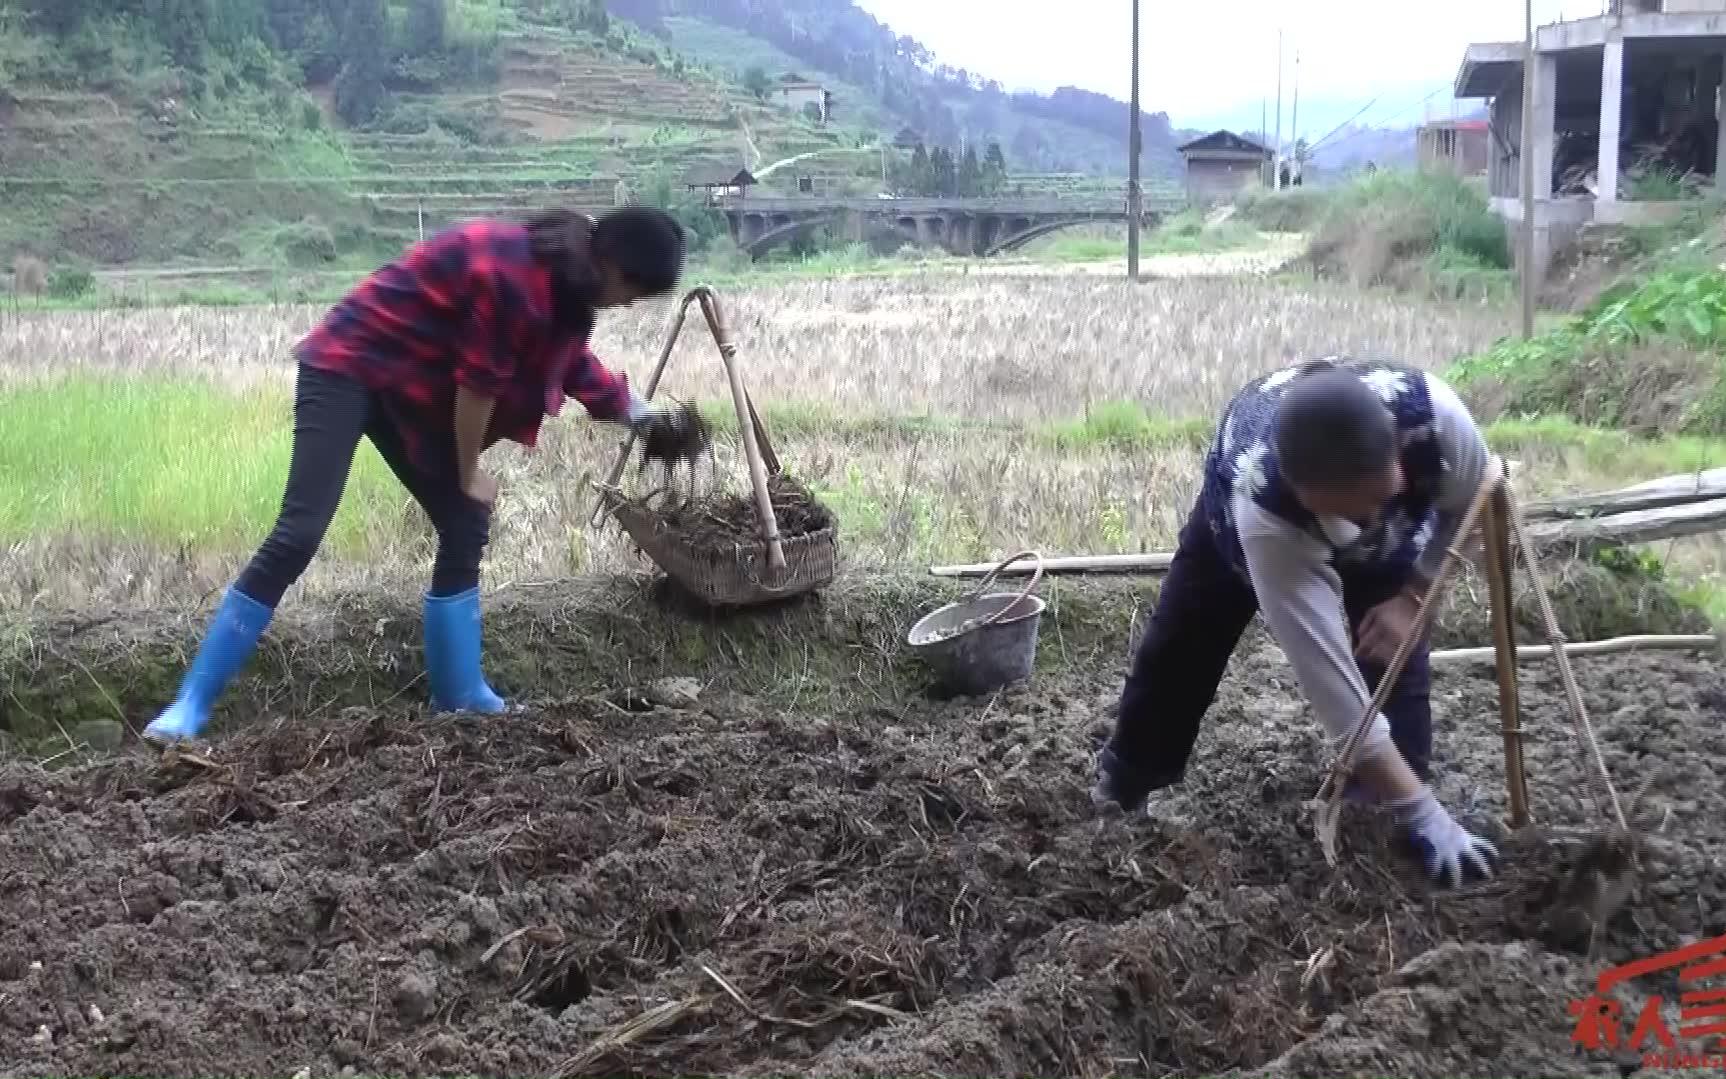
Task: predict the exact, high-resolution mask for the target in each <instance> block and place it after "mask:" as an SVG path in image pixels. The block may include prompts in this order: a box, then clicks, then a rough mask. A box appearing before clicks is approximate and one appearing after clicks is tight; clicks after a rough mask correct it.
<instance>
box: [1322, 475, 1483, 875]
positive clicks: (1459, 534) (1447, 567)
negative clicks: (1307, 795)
mask: <svg viewBox="0 0 1726 1079" xmlns="http://www.w3.org/2000/svg"><path fill="white" fill-rule="evenodd" d="M1503 480H1504V463H1503V460H1502V459H1501V458H1498V457H1494V458H1493V459H1492V462H1491V465H1490V469H1489V471H1488V473H1487V476H1486V478H1485V479H1484V480H1483V481H1482V482H1481V485H1480V490H1479V491H1478V492H1477V493H1476V494H1475V496H1474V500H1473V501H1472V502H1470V503H1469V506H1468V512H1467V513H1465V514H1463V517H1462V521H1461V522H1460V523H1459V524H1458V525H1457V528H1456V537H1455V539H1453V540H1452V541H1451V545H1450V548H1449V550H1447V551H1445V553H1444V561H1443V562H1440V563H1439V566H1438V572H1437V573H1436V574H1435V575H1434V576H1433V578H1432V583H1431V584H1430V585H1428V586H1427V589H1426V595H1424V596H1422V597H1421V600H1420V607H1419V608H1418V609H1416V611H1415V614H1414V625H1412V626H1410V627H1409V631H1408V635H1407V636H1406V637H1404V638H1403V639H1402V643H1401V644H1400V645H1398V646H1397V649H1396V654H1395V655H1393V656H1391V659H1390V663H1389V664H1387V665H1386V667H1385V672H1384V675H1383V677H1381V678H1380V679H1379V682H1378V689H1377V691H1376V692H1374V693H1373V695H1372V700H1371V701H1370V702H1369V703H1368V704H1367V706H1366V712H1365V713H1364V714H1363V715H1362V716H1361V718H1360V722H1359V723H1358V724H1356V725H1355V729H1354V731H1353V732H1352V733H1350V735H1349V737H1348V740H1347V741H1346V742H1344V743H1343V747H1342V752H1341V753H1339V754H1337V759H1336V763H1335V764H1334V765H1332V766H1331V769H1330V771H1329V772H1328V773H1326V775H1325V779H1324V784H1323V785H1322V786H1320V787H1319V792H1318V796H1317V800H1318V801H1320V802H1327V803H1332V804H1334V803H1335V802H1336V801H1337V800H1339V799H1341V798H1342V789H1343V781H1344V780H1345V779H1346V778H1347V776H1348V774H1349V772H1350V771H1352V770H1353V768H1354V754H1355V750H1356V749H1358V748H1359V747H1360V743H1361V740H1362V739H1364V738H1365V737H1366V732H1367V731H1368V730H1369V729H1371V727H1372V721H1373V717H1375V716H1377V715H1378V713H1379V711H1380V710H1381V709H1383V708H1384V703H1385V701H1387V700H1389V699H1390V693H1391V690H1392V689H1394V688H1395V686H1396V683H1397V680H1398V679H1399V678H1400V677H1401V676H1402V668H1403V666H1404V665H1405V664H1406V663H1408V657H1409V654H1410V653H1411V652H1413V651H1414V645H1415V642H1416V641H1418V640H1420V638H1421V636H1422V635H1423V634H1424V633H1425V632H1426V627H1427V623H1429V622H1430V621H1431V620H1432V609H1433V604H1434V602H1435V601H1436V600H1437V598H1438V594H1439V593H1440V592H1441V591H1443V589H1444V586H1445V584H1446V583H1448V582H1449V580H1450V575H1451V574H1452V573H1453V572H1455V569H1456V564H1457V563H1458V562H1460V561H1461V560H1462V555H1461V552H1460V548H1461V545H1462V544H1463V543H1464V542H1466V541H1467V539H1468V537H1469V535H1470V534H1472V533H1473V531H1474V524H1475V521H1476V520H1477V519H1479V517H1480V515H1481V514H1482V513H1483V512H1484V511H1485V508H1486V503H1487V501H1488V500H1489V499H1490V498H1491V497H1492V494H1493V492H1495V491H1497V490H1498V488H1499V485H1500V484H1501V483H1502V482H1503ZM1326 850H1327V853H1328V852H1329V850H1330V846H1329V844H1328V843H1327V845H1326Z"/></svg>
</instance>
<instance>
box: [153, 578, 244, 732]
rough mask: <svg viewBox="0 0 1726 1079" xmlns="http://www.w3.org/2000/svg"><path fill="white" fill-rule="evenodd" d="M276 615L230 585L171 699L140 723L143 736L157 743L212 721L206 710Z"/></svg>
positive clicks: (218, 696)
mask: <svg viewBox="0 0 1726 1079" xmlns="http://www.w3.org/2000/svg"><path fill="white" fill-rule="evenodd" d="M274 614H275V608H273V607H266V606H264V605H263V604H262V603H259V602H258V601H257V600H255V599H253V598H252V597H250V596H248V595H246V594H245V593H244V592H241V591H240V590H239V589H237V588H233V587H230V588H229V589H228V590H227V592H226V593H225V594H224V595H223V596H222V604H221V606H219V607H217V608H216V616H215V617H214V618H213V619H211V621H210V628H209V629H208V630H206V631H205V633H204V643H203V644H201V645H200V646H199V647H198V656H197V658H196V659H194V660H193V661H192V667H191V669H190V670H188V671H187V672H186V676H185V678H183V679H182V680H181V682H180V692H179V694H178V695H177V696H176V697H175V698H174V703H173V704H171V705H169V706H168V708H167V710H166V711H164V712H163V713H162V714H161V715H159V716H157V717H156V718H155V720H154V721H152V722H151V723H150V725H149V726H148V727H145V728H144V737H145V738H146V739H147V740H149V741H151V742H154V743H156V744H157V745H165V744H167V743H169V742H181V741H185V740H187V739H191V738H196V737H198V735H199V733H200V732H202V731H203V729H204V724H206V723H208V722H209V721H210V709H211V708H213V707H214V706H215V704H216V701H217V699H218V698H220V697H221V695H222V691H223V690H224V689H226V688H227V686H228V682H229V681H230V680H231V679H232V678H233V677H234V675H235V674H237V673H238V672H239V670H240V668H241V667H243V666H245V664H246V661H247V660H249V659H251V658H252V653H253V652H254V651H256V650H257V647H258V638H259V637H260V636H262V635H263V632H264V627H265V626H268V625H269V624H270V618H271V616H273V615H274Z"/></svg>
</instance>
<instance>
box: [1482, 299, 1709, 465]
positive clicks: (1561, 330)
mask: <svg viewBox="0 0 1726 1079" xmlns="http://www.w3.org/2000/svg"><path fill="white" fill-rule="evenodd" d="M1449 377H1451V378H1452V379H1453V380H1454V381H1455V382H1456V383H1457V384H1458V385H1459V386H1461V387H1463V388H1464V389H1467V390H1469V391H1470V393H1471V395H1472V396H1475V397H1476V398H1477V399H1478V400H1483V401H1487V402H1490V403H1491V404H1492V406H1493V407H1494V408H1495V409H1497V410H1502V411H1503V412H1506V413H1511V414H1521V415H1561V416H1569V417H1571V418H1573V419H1576V420H1578V421H1580V422H1583V423H1592V424H1607V425H1612V426H1624V427H1629V428H1631V429H1632V430H1636V431H1640V432H1643V433H1648V434H1658V433H1665V434H1678V433H1683V434H1693V435H1711V436H1719V435H1726V271H1723V270H1721V269H1719V268H1718V267H1706V268H1679V269H1669V270H1666V271H1663V272H1660V273H1657V274H1655V275H1653V276H1652V277H1648V278H1646V279H1643V280H1641V281H1638V282H1625V283H1621V284H1619V285H1617V286H1614V287H1613V288H1611V289H1608V290H1607V291H1606V292H1605V293H1603V294H1602V295H1601V296H1600V298H1599V299H1597V300H1596V301H1595V302H1594V304H1593V305H1592V306H1590V307H1589V308H1588V309H1586V310H1585V311H1583V312H1582V313H1580V314H1578V315H1576V316H1575V317H1573V318H1571V319H1570V320H1569V321H1568V322H1566V323H1564V324H1563V325H1561V326H1559V327H1558V328H1556V329H1554V330H1551V331H1549V332H1547V333H1543V334H1540V335H1539V336H1536V337H1534V338H1533V339H1531V340H1522V339H1520V338H1507V339H1505V340H1502V341H1500V342H1499V343H1498V344H1496V345H1495V346H1493V347H1492V348H1491V349H1489V350H1487V351H1486V352H1484V353H1481V354H1480V355H1478V356H1473V357H1470V358H1468V359H1466V360H1464V361H1462V362H1461V363H1458V364H1457V365H1455V366H1454V367H1453V368H1452V369H1451V372H1450V375H1449Z"/></svg>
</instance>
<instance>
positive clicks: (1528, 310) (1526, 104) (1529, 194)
mask: <svg viewBox="0 0 1726 1079" xmlns="http://www.w3.org/2000/svg"><path fill="white" fill-rule="evenodd" d="M1522 27H1523V38H1522V148H1521V151H1520V153H1521V156H1522V184H1521V187H1522V273H1521V274H1520V275H1519V276H1520V277H1521V281H1520V284H1521V291H1522V337H1523V340H1528V339H1529V338H1532V337H1533V336H1534V68H1535V56H1534V0H1523V5H1522Z"/></svg>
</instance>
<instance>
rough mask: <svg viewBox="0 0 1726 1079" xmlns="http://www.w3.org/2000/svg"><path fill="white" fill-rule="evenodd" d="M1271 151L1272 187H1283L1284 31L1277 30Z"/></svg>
mask: <svg viewBox="0 0 1726 1079" xmlns="http://www.w3.org/2000/svg"><path fill="white" fill-rule="evenodd" d="M1274 142H1275V149H1274V150H1272V152H1271V188H1272V190H1275V191H1281V190H1282V189H1283V32H1282V30H1280V29H1279V30H1277V133H1276V138H1275V140H1274Z"/></svg>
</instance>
